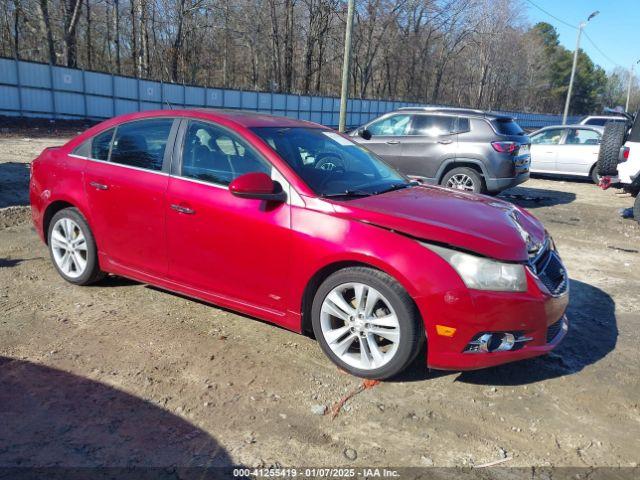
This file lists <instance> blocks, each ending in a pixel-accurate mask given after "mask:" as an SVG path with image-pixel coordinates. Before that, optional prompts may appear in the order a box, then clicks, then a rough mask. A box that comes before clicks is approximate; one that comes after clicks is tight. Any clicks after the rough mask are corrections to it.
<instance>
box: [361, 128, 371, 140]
mask: <svg viewBox="0 0 640 480" xmlns="http://www.w3.org/2000/svg"><path fill="white" fill-rule="evenodd" d="M358 136H359V137H362V138H364V139H365V140H371V132H370V131H369V130H367V129H366V128H359V129H358Z"/></svg>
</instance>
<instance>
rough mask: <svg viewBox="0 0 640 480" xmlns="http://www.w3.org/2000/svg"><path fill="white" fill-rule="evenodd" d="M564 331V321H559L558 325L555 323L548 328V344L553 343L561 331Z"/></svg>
mask: <svg viewBox="0 0 640 480" xmlns="http://www.w3.org/2000/svg"><path fill="white" fill-rule="evenodd" d="M561 329H562V319H560V320H558V321H557V322H556V323H553V324H551V325H549V326H548V327H547V343H551V342H552V341H553V339H554V338H556V337H557V336H558V333H560V330H561Z"/></svg>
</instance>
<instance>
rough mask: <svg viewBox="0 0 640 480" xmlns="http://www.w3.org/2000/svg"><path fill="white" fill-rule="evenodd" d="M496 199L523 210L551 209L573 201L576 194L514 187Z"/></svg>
mask: <svg viewBox="0 0 640 480" xmlns="http://www.w3.org/2000/svg"><path fill="white" fill-rule="evenodd" d="M498 198H500V199H502V200H506V201H508V202H511V203H514V204H516V205H518V206H519V207H524V208H539V207H552V206H555V205H566V204H567V203H571V202H573V201H575V199H576V194H575V193H571V192H561V191H558V190H546V189H542V188H530V187H514V188H510V189H508V190H505V191H504V192H501V193H500V195H499V196H498Z"/></svg>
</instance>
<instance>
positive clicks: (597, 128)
mask: <svg viewBox="0 0 640 480" xmlns="http://www.w3.org/2000/svg"><path fill="white" fill-rule="evenodd" d="M552 128H579V129H582V130H595V131H597V132H600V133H602V132H603V131H604V127H603V126H600V125H582V124H580V123H572V124H570V125H547V126H546V127H542V128H539V129H538V130H536V131H535V132H531V133H536V132H541V131H542V130H550V129H552Z"/></svg>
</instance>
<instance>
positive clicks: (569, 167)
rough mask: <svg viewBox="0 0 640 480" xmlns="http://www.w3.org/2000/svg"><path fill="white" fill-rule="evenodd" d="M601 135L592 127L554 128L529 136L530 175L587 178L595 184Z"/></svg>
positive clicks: (595, 127) (566, 126) (600, 130)
mask: <svg viewBox="0 0 640 480" xmlns="http://www.w3.org/2000/svg"><path fill="white" fill-rule="evenodd" d="M602 132H603V128H602V127H598V126H592V125H557V126H551V127H544V128H542V129H540V130H537V131H535V132H533V133H531V134H530V135H529V138H530V139H531V167H530V171H531V173H543V174H545V175H559V176H579V177H586V178H591V180H593V182H594V183H596V184H597V183H598V182H599V177H598V172H597V169H596V163H597V161H598V152H599V151H600V140H601V138H602Z"/></svg>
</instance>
